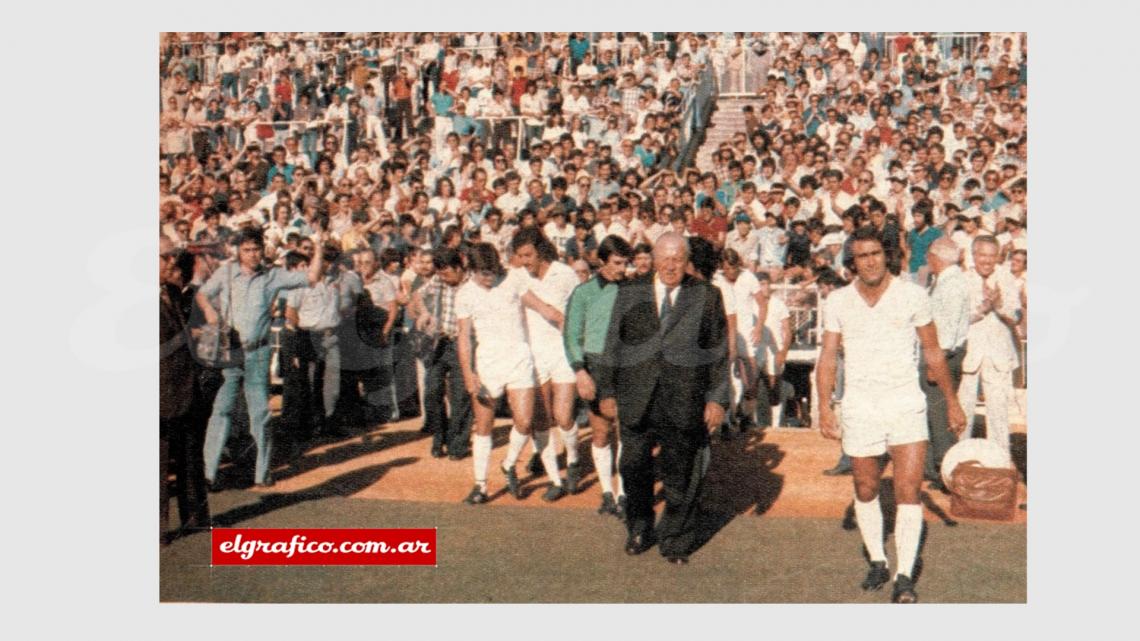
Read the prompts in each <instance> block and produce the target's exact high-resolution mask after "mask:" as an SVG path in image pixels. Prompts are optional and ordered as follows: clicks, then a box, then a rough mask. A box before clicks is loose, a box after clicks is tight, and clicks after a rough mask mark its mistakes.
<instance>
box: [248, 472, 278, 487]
mask: <svg viewBox="0 0 1140 641" xmlns="http://www.w3.org/2000/svg"><path fill="white" fill-rule="evenodd" d="M276 483H277V482H276V481H274V480H273V475H272V474H270V475H268V476H266V477H265V480H264V481H261V482H254V485H256V486H257V487H273V486H274V485H276Z"/></svg>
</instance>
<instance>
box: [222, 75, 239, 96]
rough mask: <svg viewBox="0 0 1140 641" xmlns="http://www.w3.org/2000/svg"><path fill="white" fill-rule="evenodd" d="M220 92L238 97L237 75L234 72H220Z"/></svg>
mask: <svg viewBox="0 0 1140 641" xmlns="http://www.w3.org/2000/svg"><path fill="white" fill-rule="evenodd" d="M222 92H223V93H224V94H226V95H228V96H229V97H231V98H237V97H238V77H237V74H236V73H223V74H222Z"/></svg>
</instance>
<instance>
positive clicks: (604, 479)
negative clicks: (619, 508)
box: [590, 445, 614, 494]
mask: <svg viewBox="0 0 1140 641" xmlns="http://www.w3.org/2000/svg"><path fill="white" fill-rule="evenodd" d="M590 455H591V456H592V457H593V459H594V469H595V470H597V471H598V483H599V484H600V485H601V486H602V493H603V494H604V493H606V492H609V493H610V494H613V493H614V464H613V461H612V460H611V459H610V457H611V456H613V453H612V452H611V450H610V446H609V445H606V446H605V447H597V446H596V445H594V446H590Z"/></svg>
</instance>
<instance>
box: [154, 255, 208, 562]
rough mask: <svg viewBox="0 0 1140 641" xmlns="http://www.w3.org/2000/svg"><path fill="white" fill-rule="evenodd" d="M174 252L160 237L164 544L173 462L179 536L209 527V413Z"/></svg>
mask: <svg viewBox="0 0 1140 641" xmlns="http://www.w3.org/2000/svg"><path fill="white" fill-rule="evenodd" d="M177 258H178V251H177V250H176V249H175V247H174V243H172V242H171V241H170V239H168V238H166V237H160V238H159V259H158V271H159V283H160V286H161V289H160V291H159V315H158V321H159V324H158V327H159V340H160V343H159V367H158V380H159V395H158V418H159V468H158V469H159V501H160V504H159V537H160V541H162V542H166V541H168V540H169V539H170V538H171V535H170V534H169V533H168V530H169V523H168V516H167V514H168V512H167V503H168V502H169V499H170V489H171V488H170V483H168V478H169V473H170V464H171V460H172V459H173V463H174V477H175V480H174V491H175V493H176V495H177V497H178V516H179V521H180V523H181V530H182V531H183V532H186V531H190V530H193V529H197V528H208V527H209V526H210V509H209V506H208V505H207V493H206V477H205V466H204V463H203V460H202V444H203V441H204V440H205V436H206V420H207V419H208V418H209V414H208V413H207V412H206V410H205V408H204V402H203V399H202V396H201V391H200V390H199V385H198V364H197V362H196V361H195V360H194V356H193V354H191V352H190V346H189V341H188V335H187V334H188V332H187V329H186V315H185V312H184V311H183V308H184V307H185V305H184V301H183V299H182V296H183V295H182V287H181V282H180V281H181V274H180V271H179V269H178V265H177Z"/></svg>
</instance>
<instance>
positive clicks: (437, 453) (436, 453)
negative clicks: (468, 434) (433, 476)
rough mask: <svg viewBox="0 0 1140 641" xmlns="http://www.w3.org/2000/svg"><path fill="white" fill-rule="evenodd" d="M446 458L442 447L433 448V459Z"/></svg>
mask: <svg viewBox="0 0 1140 641" xmlns="http://www.w3.org/2000/svg"><path fill="white" fill-rule="evenodd" d="M444 456H445V455H444V453H443V448H442V447H440V446H436V447H433V448H431V457H432V458H443V457H444Z"/></svg>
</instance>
